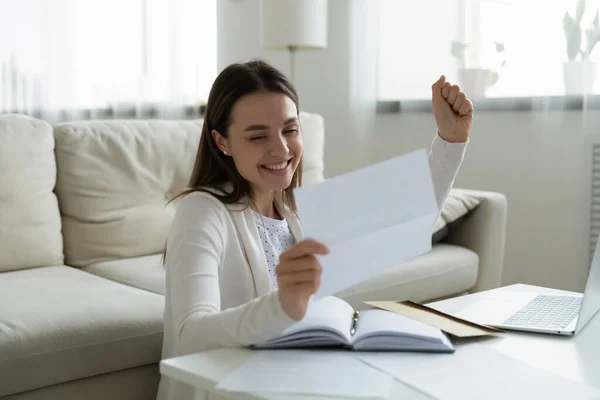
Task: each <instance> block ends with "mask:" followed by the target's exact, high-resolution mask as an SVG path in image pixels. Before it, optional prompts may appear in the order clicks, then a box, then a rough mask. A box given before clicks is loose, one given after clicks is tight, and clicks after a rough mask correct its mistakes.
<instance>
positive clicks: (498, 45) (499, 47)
mask: <svg viewBox="0 0 600 400" xmlns="http://www.w3.org/2000/svg"><path fill="white" fill-rule="evenodd" d="M494 43H495V44H496V51H497V52H498V53H502V52H503V51H504V43H500V42H494Z"/></svg>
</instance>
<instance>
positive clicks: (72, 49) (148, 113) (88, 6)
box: [0, 0, 217, 122]
mask: <svg viewBox="0 0 600 400" xmlns="http://www.w3.org/2000/svg"><path fill="white" fill-rule="evenodd" d="M0 6H1V10H2V11H1V12H0V36H1V37H2V38H3V40H2V41H0V112H19V113H26V114H29V115H33V116H36V117H39V118H44V119H47V120H49V121H51V122H58V121H63V120H69V119H82V118H99V117H102V118H107V117H108V118H110V117H115V118H118V117H128V118H137V117H140V118H146V117H160V118H182V117H185V116H193V115H195V114H198V109H199V107H200V106H201V105H202V103H203V101H205V100H206V99H207V97H208V91H209V88H210V85H211V83H212V80H213V79H214V78H215V76H216V71H217V63H216V1H215V0H202V1H198V0H169V1H166V0H136V1H133V0H127V1H123V0H104V1H101V2H99V1H91V0H0Z"/></svg>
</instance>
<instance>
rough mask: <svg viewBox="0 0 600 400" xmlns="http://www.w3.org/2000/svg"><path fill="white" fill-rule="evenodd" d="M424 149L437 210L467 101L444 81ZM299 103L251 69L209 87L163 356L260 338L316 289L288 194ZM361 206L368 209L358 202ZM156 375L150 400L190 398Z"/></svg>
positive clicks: (260, 69)
mask: <svg viewBox="0 0 600 400" xmlns="http://www.w3.org/2000/svg"><path fill="white" fill-rule="evenodd" d="M432 106H433V113H434V116H435V120H436V123H437V126H438V133H437V135H436V136H435V138H434V139H433V143H432V145H431V152H430V164H431V168H432V175H433V182H434V186H435V190H436V196H437V200H438V203H439V204H440V205H441V204H442V203H443V201H444V199H445V197H446V195H447V193H448V192H449V190H450V188H451V187H452V183H453V181H454V178H455V176H456V173H457V171H458V169H459V166H460V164H461V162H462V159H463V155H464V151H465V147H466V143H467V141H468V136H469V128H470V126H471V122H472V118H473V105H472V103H471V101H470V100H468V99H467V98H466V96H465V94H464V93H462V92H461V91H460V90H459V88H458V86H452V85H450V84H449V83H448V82H446V81H445V78H444V76H442V77H440V79H439V80H438V81H437V82H436V83H434V84H433V86H432ZM298 110H299V106H298V95H297V94H296V91H295V89H294V87H293V86H292V84H291V83H290V82H289V81H288V79H287V78H286V77H285V76H284V75H283V74H281V73H280V72H279V71H278V70H276V69H275V68H273V67H271V66H270V65H268V64H267V63H265V62H262V61H251V62H247V63H243V64H233V65H230V66H229V67H227V68H225V69H224V70H223V71H222V72H221V73H220V74H219V76H218V77H217V79H216V80H215V82H214V84H213V86H212V89H211V91H210V95H209V99H208V104H207V107H206V114H205V117H204V126H203V128H202V135H201V138H200V145H199V148H198V153H197V156H196V163H195V166H194V170H193V172H192V176H191V179H190V183H189V188H188V189H187V190H185V191H184V192H183V193H182V194H181V195H180V196H179V198H178V200H177V201H178V207H177V213H176V215H175V218H174V220H173V224H172V226H171V230H170V232H169V235H168V239H167V245H166V249H165V267H166V304H165V315H164V345H163V358H170V357H175V356H179V355H184V354H189V353H194V352H199V351H203V350H208V349H214V348H218V347H227V346H246V345H251V344H256V343H260V342H263V341H266V340H267V339H269V338H270V337H272V336H274V335H276V334H278V333H279V332H281V331H282V330H283V329H284V328H286V327H288V326H289V325H291V324H292V323H294V321H296V320H299V319H301V318H302V317H303V316H304V314H305V312H306V308H307V302H308V300H309V297H310V296H311V294H313V293H315V292H316V290H317V288H318V287H319V284H320V275H321V266H320V265H319V262H318V261H317V258H316V257H315V255H324V254H327V253H328V249H327V248H326V247H325V246H324V245H323V244H321V243H318V242H316V241H314V240H310V239H303V236H302V229H301V226H300V222H299V220H298V218H297V216H296V214H295V211H296V209H295V203H294V196H293V192H292V190H293V189H294V188H295V187H297V186H300V184H301V182H302V167H301V161H302V127H301V125H300V121H299V119H298V118H299V114H298V112H299V111H298ZM365 207H368V205H367V204H366V205H365ZM191 397H192V392H191V391H190V388H189V387H187V386H185V385H182V384H178V383H174V382H172V381H170V380H168V379H166V378H163V379H162V381H161V385H160V390H159V399H183V398H191Z"/></svg>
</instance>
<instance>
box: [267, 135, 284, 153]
mask: <svg viewBox="0 0 600 400" xmlns="http://www.w3.org/2000/svg"><path fill="white" fill-rule="evenodd" d="M270 150H271V154H273V155H277V156H285V155H287V153H288V145H287V140H286V139H285V138H284V137H283V136H279V137H278V138H276V139H274V140H273V141H272V143H271V149H270Z"/></svg>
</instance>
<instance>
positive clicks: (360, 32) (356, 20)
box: [349, 0, 380, 142]
mask: <svg viewBox="0 0 600 400" xmlns="http://www.w3.org/2000/svg"><path fill="white" fill-rule="evenodd" d="M379 5H380V3H379V0H353V1H351V2H350V5H349V6H350V9H349V15H350V24H349V26H350V38H349V39H350V65H349V67H350V68H349V70H350V74H349V75H350V116H351V117H350V118H351V120H352V126H353V129H354V132H353V133H354V138H356V139H357V141H358V142H361V141H364V140H370V132H373V129H374V128H375V113H376V106H377V73H378V70H377V66H378V62H377V57H378V49H379Z"/></svg>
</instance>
